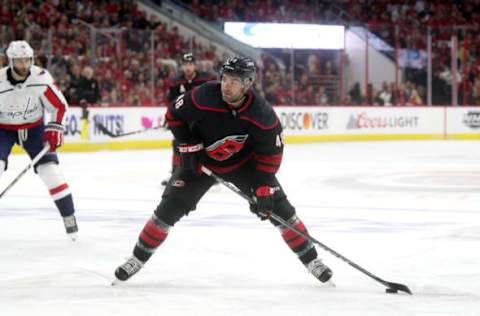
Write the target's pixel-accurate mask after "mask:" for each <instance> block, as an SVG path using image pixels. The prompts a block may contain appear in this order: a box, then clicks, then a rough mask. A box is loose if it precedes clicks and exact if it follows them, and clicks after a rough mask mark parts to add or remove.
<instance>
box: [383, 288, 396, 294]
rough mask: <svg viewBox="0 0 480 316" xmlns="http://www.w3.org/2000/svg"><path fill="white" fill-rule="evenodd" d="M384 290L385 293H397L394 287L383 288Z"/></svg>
mask: <svg viewBox="0 0 480 316" xmlns="http://www.w3.org/2000/svg"><path fill="white" fill-rule="evenodd" d="M385 292H387V293H397V292H398V291H397V290H396V289H392V288H388V289H385Z"/></svg>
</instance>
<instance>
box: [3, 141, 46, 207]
mask: <svg viewBox="0 0 480 316" xmlns="http://www.w3.org/2000/svg"><path fill="white" fill-rule="evenodd" d="M49 148H50V145H48V144H47V145H45V147H43V148H42V150H41V151H40V152H39V153H38V154H37V155H36V156H35V157H34V158H33V159H32V161H30V162H29V163H28V165H27V166H26V167H25V168H24V169H23V170H22V172H20V174H19V175H18V176H17V177H16V178H15V179H13V181H12V182H10V184H9V185H7V187H6V188H5V189H4V190H3V191H2V193H0V199H1V198H2V197H3V196H4V195H5V194H6V193H7V192H8V190H10V189H11V188H12V187H13V185H14V184H15V183H17V182H18V180H20V178H21V177H22V176H23V175H24V174H25V173H27V171H28V170H30V168H32V167H33V166H34V165H35V164H36V163H37V162H38V161H39V160H40V159H42V157H43V156H45V155H46V154H47V152H48V150H49Z"/></svg>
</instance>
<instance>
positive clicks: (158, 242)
mask: <svg viewBox="0 0 480 316" xmlns="http://www.w3.org/2000/svg"><path fill="white" fill-rule="evenodd" d="M140 239H141V240H143V242H145V243H146V244H147V245H149V246H151V247H152V248H156V247H158V246H160V245H161V244H162V242H163V240H156V239H153V238H150V236H148V234H147V233H146V232H144V231H143V230H142V232H141V233H140Z"/></svg>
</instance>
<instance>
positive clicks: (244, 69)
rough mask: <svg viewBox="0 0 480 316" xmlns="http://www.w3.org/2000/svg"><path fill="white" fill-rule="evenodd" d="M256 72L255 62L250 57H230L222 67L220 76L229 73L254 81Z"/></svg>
mask: <svg viewBox="0 0 480 316" xmlns="http://www.w3.org/2000/svg"><path fill="white" fill-rule="evenodd" d="M256 72H257V70H256V69H255V63H254V62H253V60H252V59H250V58H248V57H230V58H228V59H227V60H226V61H225V62H224V63H223V65H222V67H221V68H220V78H221V77H222V76H223V74H229V75H233V76H237V77H240V78H242V79H250V80H251V81H254V80H255V76H256Z"/></svg>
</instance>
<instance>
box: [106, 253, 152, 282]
mask: <svg viewBox="0 0 480 316" xmlns="http://www.w3.org/2000/svg"><path fill="white" fill-rule="evenodd" d="M143 264H144V263H143V262H141V261H140V260H138V259H137V258H136V257H135V256H131V257H130V258H128V260H127V262H125V263H124V264H122V265H121V266H119V267H118V268H117V269H116V270H115V277H116V280H114V281H113V282H112V285H116V284H118V283H119V282H123V281H127V280H128V279H130V278H131V277H132V275H134V274H135V273H137V272H138V271H140V269H141V268H142V267H143Z"/></svg>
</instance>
